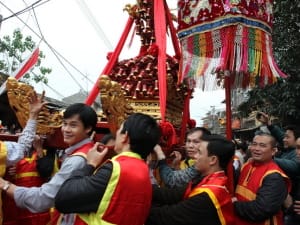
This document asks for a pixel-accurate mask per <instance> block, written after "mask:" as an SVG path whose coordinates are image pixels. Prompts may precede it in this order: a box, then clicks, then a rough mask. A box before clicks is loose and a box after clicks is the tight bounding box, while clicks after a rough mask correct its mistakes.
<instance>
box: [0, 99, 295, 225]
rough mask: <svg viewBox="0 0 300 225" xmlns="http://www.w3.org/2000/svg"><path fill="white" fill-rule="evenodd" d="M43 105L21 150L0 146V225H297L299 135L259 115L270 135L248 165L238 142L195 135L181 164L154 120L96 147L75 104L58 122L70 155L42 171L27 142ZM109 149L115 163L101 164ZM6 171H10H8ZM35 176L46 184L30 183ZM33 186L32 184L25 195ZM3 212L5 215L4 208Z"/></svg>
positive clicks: (91, 115) (252, 147)
mask: <svg viewBox="0 0 300 225" xmlns="http://www.w3.org/2000/svg"><path fill="white" fill-rule="evenodd" d="M43 98H44V96H43V95H42V96H41V97H40V98H38V97H37V96H36V95H33V96H32V98H31V101H30V118H29V120H28V123H27V125H26V127H25V128H24V130H23V132H22V134H21V135H20V137H19V139H18V142H17V143H15V142H6V141H1V142H0V162H1V165H0V172H1V174H0V175H1V177H2V178H0V188H1V190H2V196H3V198H4V199H8V198H9V199H10V201H11V202H13V203H14V204H15V206H16V207H15V208H10V210H4V211H3V212H4V213H3V214H2V213H1V214H0V218H1V221H0V224H6V225H9V224H25V225H33V224H63V225H82V224H96V225H97V224H118V225H135V224H136V225H143V224H146V225H155V224H160V225H163V224H166V225H167V224H168V225H170V224H172V225H177V224H178V225H180V224H182V225H192V224H205V225H221V224H222V225H225V224H226V225H233V224H245V225H250V224H278V225H281V224H282V225H293V224H300V222H299V221H300V220H299V218H300V182H299V174H300V161H299V160H300V132H299V129H298V127H296V126H288V127H286V129H285V131H284V132H283V131H282V130H281V129H279V127H277V126H274V125H273V124H271V123H270V120H269V117H268V115H267V114H264V113H262V114H261V115H260V117H259V118H258V119H259V120H260V122H261V123H262V124H264V125H265V126H266V127H267V128H268V132H256V133H255V134H254V138H253V140H252V141H251V143H250V144H249V146H248V148H247V151H249V154H250V155H249V157H247V158H244V156H245V154H244V153H245V152H243V154H242V153H241V151H240V145H238V144H237V143H236V142H234V141H232V140H227V139H226V138H225V137H223V136H221V135H217V134H211V133H210V131H209V130H207V129H205V128H203V127H196V128H192V129H190V130H189V131H188V132H187V135H186V142H185V154H184V155H183V154H182V152H181V153H180V152H177V151H174V152H172V153H171V155H170V156H171V157H172V156H173V158H172V160H171V161H170V159H167V157H166V155H165V154H164V151H163V149H162V147H161V146H160V140H161V134H160V127H159V125H158V123H157V121H156V120H155V119H154V118H152V117H151V116H148V115H145V114H142V113H133V114H131V115H130V116H129V117H128V118H127V119H126V120H125V121H124V122H123V123H122V124H121V126H120V128H119V129H118V131H117V132H116V135H115V137H114V136H112V135H108V136H106V137H105V138H104V139H102V140H101V142H96V143H95V142H94V141H93V140H92V139H91V138H90V137H91V134H92V132H93V131H94V130H95V127H96V123H97V114H96V112H95V111H94V110H93V109H92V108H91V107H90V106H87V105H85V104H82V103H76V104H73V105H70V106H69V107H68V108H67V109H66V110H65V111H64V114H63V123H62V128H61V132H62V135H63V138H64V142H65V143H66V144H67V145H68V148H66V149H64V152H63V154H61V156H60V159H59V160H56V157H55V156H54V157H52V160H50V162H51V163H49V160H48V161H46V160H45V159H44V161H42V162H41V161H38V160H41V159H43V158H44V157H46V156H47V155H49V154H47V152H44V151H43V150H42V147H41V145H42V144H41V143H39V145H37V144H36V142H34V140H35V138H37V137H36V135H35V130H36V123H37V122H36V119H37V116H38V113H39V112H40V110H41V109H42V107H44V106H45V104H46V103H45V102H44V99H43ZM35 141H38V140H35ZM33 143H35V144H34V145H32V144H33ZM109 145H113V146H114V151H115V156H113V157H111V158H109V159H107V155H108V154H110V151H111V150H110V148H109V147H107V146H109ZM32 146H34V151H33V152H32ZM24 156H25V157H24ZM26 157H27V158H26ZM20 160H21V161H20ZM22 160H23V161H22ZM153 160H155V163H154V164H153V163H152V161H153ZM33 161H34V162H35V161H36V164H31V162H33ZM57 161H59V163H57ZM20 162H22V163H20ZM46 162H47V163H46ZM235 162H237V164H236V163H235ZM11 165H14V166H15V168H16V169H15V170H16V171H12V170H8V169H7V168H9V167H11ZM38 165H39V166H38ZM45 165H47V166H45ZM229 166H232V167H233V168H234V171H235V176H234V177H235V181H234V186H235V187H234V189H235V191H234V192H233V193H231V192H230V191H229V190H230V189H229V188H228V185H229V183H230V182H229V180H228V179H229V178H230V177H231V176H228V174H227V173H228V172H229V170H228V168H229ZM17 168H19V169H17ZM20 168H22V169H20ZM20 170H21V171H20ZM25 170H26V172H24V171H25ZM8 172H9V173H11V174H13V175H15V177H18V178H20V177H21V178H24V177H27V183H26V185H25V183H24V181H23V182H19V183H18V182H16V181H17V180H13V181H14V183H13V182H12V181H10V180H8V179H7V178H6V177H5V178H4V179H3V177H4V175H5V173H8ZM41 174H44V176H41V177H43V180H38V179H36V176H38V175H39V176H40V175H41ZM45 174H46V175H45ZM32 180H35V183H31V184H30V185H29V184H28V181H32ZM27 184H28V185H27ZM1 203H2V206H1V208H3V209H7V207H8V205H9V204H10V203H9V201H8V200H5V201H1ZM18 209H26V210H27V211H26V213H25V214H24V212H22V213H23V214H22V213H20V214H22V216H21V217H20V218H21V219H20V218H19V219H17V218H18V215H17V216H16V217H15V221H13V219H12V220H11V221H9V220H8V218H9V216H8V215H7V212H10V213H13V212H16V211H17V210H18ZM24 215H26V216H24ZM37 215H39V216H37ZM25 218H26V219H25ZM20 221H22V222H20ZM25 221H26V222H25Z"/></svg>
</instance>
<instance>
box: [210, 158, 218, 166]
mask: <svg viewBox="0 0 300 225" xmlns="http://www.w3.org/2000/svg"><path fill="white" fill-rule="evenodd" d="M218 161H219V159H218V157H217V156H216V155H212V156H211V157H210V162H209V165H211V166H212V165H216V164H217V163H218Z"/></svg>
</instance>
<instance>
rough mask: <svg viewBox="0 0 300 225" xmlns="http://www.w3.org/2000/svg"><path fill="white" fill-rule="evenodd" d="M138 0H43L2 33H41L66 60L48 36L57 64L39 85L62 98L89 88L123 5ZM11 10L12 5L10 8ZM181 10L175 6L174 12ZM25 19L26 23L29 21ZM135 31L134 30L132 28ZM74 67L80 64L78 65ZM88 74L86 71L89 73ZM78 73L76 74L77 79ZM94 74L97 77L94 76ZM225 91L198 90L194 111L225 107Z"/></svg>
mask: <svg viewBox="0 0 300 225" xmlns="http://www.w3.org/2000/svg"><path fill="white" fill-rule="evenodd" d="M34 2H37V0H13V1H12V0H1V1H0V3H1V4H0V13H1V14H2V16H3V18H6V17H8V16H10V15H12V14H13V13H16V12H18V11H20V10H22V9H24V8H26V7H28V6H30V5H32V4H33V3H34ZM135 2H136V1H135V0H111V1H101V0H84V1H83V0H41V1H40V2H39V3H38V4H37V5H39V6H38V7H36V8H34V11H33V10H29V11H27V12H26V13H23V14H21V15H20V16H19V17H16V16H15V17H12V18H10V19H7V20H5V21H3V23H2V25H1V29H0V37H2V36H3V35H11V34H12V31H13V30H14V29H16V28H20V29H21V31H22V33H23V34H25V35H30V36H32V38H33V40H34V41H35V42H36V43H39V42H40V40H41V37H44V40H45V41H46V42H47V43H48V44H49V45H50V46H51V47H52V48H54V49H55V51H57V52H58V54H60V55H62V56H63V58H65V59H66V60H67V61H69V62H70V63H71V65H70V64H69V63H67V62H66V61H65V60H64V59H63V58H61V57H59V59H60V61H61V62H60V61H59V60H58V59H57V58H56V56H55V54H54V53H53V51H52V50H51V49H50V47H49V46H48V45H47V44H45V42H44V41H42V42H41V44H40V49H41V50H42V51H43V52H44V53H45V55H46V59H45V60H43V65H44V66H46V67H49V68H52V73H51V74H50V75H49V86H50V87H51V88H52V89H55V91H52V90H51V89H49V88H48V87H46V86H45V85H42V84H39V85H34V86H35V88H36V90H37V91H41V90H46V95H47V96H49V97H54V98H57V99H61V98H62V97H67V96H69V95H71V94H74V93H77V92H78V91H79V90H80V89H83V90H85V91H90V90H91V88H92V86H93V85H94V81H96V79H97V78H98V76H99V75H100V73H101V71H102V70H103V68H104V66H105V65H106V63H107V60H106V55H107V53H108V52H110V51H112V50H113V48H114V47H115V46H116V44H117V42H118V40H119V38H120V36H121V33H122V31H123V29H124V27H125V24H126V21H127V19H128V14H127V12H124V11H123V8H124V6H125V5H126V4H128V3H131V4H133V3H135ZM176 2H177V1H176V0H168V4H169V8H172V9H175V8H176ZM10 10H11V11H10ZM174 13H176V12H174ZM24 23H25V24H26V25H24ZM130 35H131V34H130ZM138 50H139V37H136V40H135V42H134V44H133V46H132V47H131V49H128V45H126V46H125V48H124V49H123V52H122V55H121V58H130V57H134V56H136V55H137V54H138ZM74 67H75V68H74ZM84 76H87V77H88V79H86V78H85V77H84ZM74 79H75V80H74ZM88 80H91V81H92V82H89V81H88ZM223 100H224V91H216V92H205V93H204V92H202V91H199V90H197V91H196V94H195V97H194V98H193V99H192V101H191V114H192V117H194V118H195V119H197V122H198V125H201V124H200V122H199V121H200V118H201V117H202V116H204V115H205V113H206V112H207V111H208V110H210V109H211V106H216V108H217V109H218V108H221V107H224V104H221V101H223Z"/></svg>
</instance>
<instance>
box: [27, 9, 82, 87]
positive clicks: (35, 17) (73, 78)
mask: <svg viewBox="0 0 300 225" xmlns="http://www.w3.org/2000/svg"><path fill="white" fill-rule="evenodd" d="M32 11H33V15H34V19H35V21H36V24H37V26H38V29H39V31H40V34H41V37H42V40H44V41H45V43H46V40H45V38H44V35H43V33H42V30H41V27H40V25H39V21H38V19H37V16H36V14H35V10H34V9H33V8H32ZM49 48H50V50H51V51H52V53H53V54H54V56H55V57H56V58H57V60H58V61H59V63H60V64H61V65H62V67H63V68H64V69H65V70H66V71H67V73H68V74H69V75H70V77H71V78H72V80H73V81H74V82H75V83H76V84H77V85H78V86H79V87H80V88H81V89H83V87H82V86H81V84H80V83H79V82H78V81H77V80H76V79H75V77H74V76H73V75H72V73H71V72H70V71H69V70H68V69H67V67H66V66H65V65H64V64H63V62H62V61H61V59H60V58H59V57H58V56H57V54H56V53H55V51H53V49H52V47H51V46H49Z"/></svg>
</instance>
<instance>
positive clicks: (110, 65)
mask: <svg viewBox="0 0 300 225" xmlns="http://www.w3.org/2000/svg"><path fill="white" fill-rule="evenodd" d="M133 21H134V19H133V18H132V17H129V18H128V21H127V24H126V26H125V29H124V31H123V33H122V36H121V38H120V40H119V42H118V44H117V46H116V48H115V50H114V52H113V53H112V54H111V56H110V58H109V61H108V63H107V64H106V66H105V68H104V69H103V71H102V73H101V74H100V75H102V74H106V75H108V74H109V73H110V72H111V70H112V68H113V66H114V65H115V63H116V61H117V60H118V57H119V55H120V53H121V51H122V49H123V46H124V44H125V41H126V39H127V36H128V33H129V31H130V29H131V27H132V24H133ZM98 82H99V78H98V80H97V82H96V83H95V84H94V86H93V88H92V90H91V91H90V93H89V95H88V97H87V98H86V100H85V104H87V105H91V104H93V102H94V101H95V99H96V97H97V95H98V93H99V87H98Z"/></svg>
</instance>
